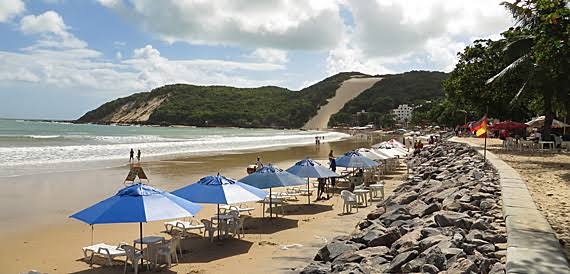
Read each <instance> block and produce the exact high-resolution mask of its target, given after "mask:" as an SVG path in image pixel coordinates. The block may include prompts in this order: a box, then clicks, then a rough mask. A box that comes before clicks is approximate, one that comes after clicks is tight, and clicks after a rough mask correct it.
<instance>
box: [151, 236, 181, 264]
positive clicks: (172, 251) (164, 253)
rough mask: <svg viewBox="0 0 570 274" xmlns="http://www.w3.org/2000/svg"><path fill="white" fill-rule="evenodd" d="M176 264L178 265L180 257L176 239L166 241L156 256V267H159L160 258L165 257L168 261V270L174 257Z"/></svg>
mask: <svg viewBox="0 0 570 274" xmlns="http://www.w3.org/2000/svg"><path fill="white" fill-rule="evenodd" d="M173 256H174V260H175V261H176V264H178V255H177V254H176V241H174V239H170V240H166V241H164V242H163V243H162V244H161V245H160V247H159V248H158V250H157V251H156V255H155V256H154V265H158V257H164V258H165V259H166V265H167V267H168V268H170V266H171V265H172V257H173Z"/></svg>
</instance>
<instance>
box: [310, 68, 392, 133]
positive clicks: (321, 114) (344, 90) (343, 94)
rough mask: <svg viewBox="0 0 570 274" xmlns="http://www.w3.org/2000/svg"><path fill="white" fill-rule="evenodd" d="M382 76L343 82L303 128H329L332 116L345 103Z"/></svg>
mask: <svg viewBox="0 0 570 274" xmlns="http://www.w3.org/2000/svg"><path fill="white" fill-rule="evenodd" d="M381 79H382V78H351V79H348V80H346V81H344V82H343V83H342V85H341V86H340V87H339V88H338V89H337V90H336V95H335V96H334V97H333V98H331V99H329V102H328V104H326V105H324V106H322V107H321V108H320V109H319V111H318V112H317V115H315V116H314V117H313V118H311V120H309V121H308V122H307V123H306V124H305V125H304V126H303V128H305V129H326V128H328V126H327V125H328V123H329V119H330V118H331V116H332V115H333V114H335V113H337V112H339V111H340V110H341V109H342V108H343V107H344V105H345V104H346V103H347V102H348V101H350V100H352V99H354V98H356V96H358V95H360V93H362V92H363V91H365V90H367V89H369V88H370V87H372V85H374V84H375V83H376V82H378V81H380V80H381Z"/></svg>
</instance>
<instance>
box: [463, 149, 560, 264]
mask: <svg viewBox="0 0 570 274" xmlns="http://www.w3.org/2000/svg"><path fill="white" fill-rule="evenodd" d="M461 139H463V140H466V141H468V142H469V143H472V144H476V145H478V146H482V145H483V142H484V139H480V138H479V139H477V138H461ZM501 144H502V142H501V140H499V139H487V147H488V148H489V151H491V152H493V153H494V154H495V155H497V156H498V157H499V158H500V159H501V160H503V161H505V162H506V163H507V164H508V165H510V166H511V167H512V168H514V169H515V170H516V171H517V172H518V173H519V174H520V175H521V176H522V177H523V179H524V180H525V181H526V183H527V186H528V189H529V190H530V194H531V196H532V198H533V199H534V202H535V203H536V205H537V206H538V208H539V209H540V211H541V212H542V214H544V216H545V217H546V219H547V220H548V222H549V223H550V225H551V226H552V229H554V231H555V232H556V236H557V237H558V239H559V241H560V243H561V244H562V247H563V248H564V250H565V253H566V257H567V258H568V259H569V260H570V154H569V153H567V152H562V153H528V152H514V151H505V150H503V149H501Z"/></svg>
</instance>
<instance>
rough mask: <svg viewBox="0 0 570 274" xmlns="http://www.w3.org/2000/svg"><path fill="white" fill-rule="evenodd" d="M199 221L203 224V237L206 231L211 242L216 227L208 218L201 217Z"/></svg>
mask: <svg viewBox="0 0 570 274" xmlns="http://www.w3.org/2000/svg"><path fill="white" fill-rule="evenodd" d="M200 221H201V222H202V223H203V224H204V237H206V232H208V237H209V238H210V242H213V241H214V233H216V227H215V226H214V224H213V223H212V222H211V221H210V220H207V219H202V220H200Z"/></svg>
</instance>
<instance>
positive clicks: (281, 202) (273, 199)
mask: <svg viewBox="0 0 570 274" xmlns="http://www.w3.org/2000/svg"><path fill="white" fill-rule="evenodd" d="M259 202H260V203H262V204H263V207H262V210H261V211H262V216H263V217H265V204H269V206H270V207H274V205H281V206H280V208H281V215H283V216H285V209H284V207H283V205H285V204H286V203H285V199H284V198H280V197H271V201H270V200H269V197H266V198H265V199H264V200H262V201H259ZM275 214H277V212H275Z"/></svg>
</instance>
